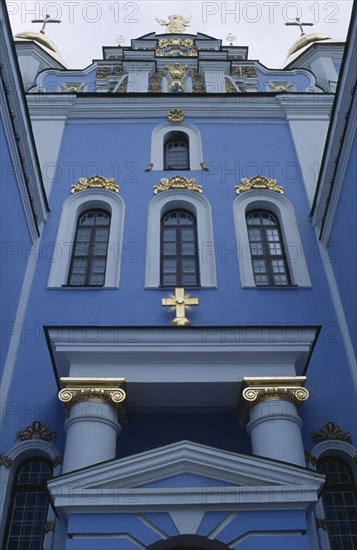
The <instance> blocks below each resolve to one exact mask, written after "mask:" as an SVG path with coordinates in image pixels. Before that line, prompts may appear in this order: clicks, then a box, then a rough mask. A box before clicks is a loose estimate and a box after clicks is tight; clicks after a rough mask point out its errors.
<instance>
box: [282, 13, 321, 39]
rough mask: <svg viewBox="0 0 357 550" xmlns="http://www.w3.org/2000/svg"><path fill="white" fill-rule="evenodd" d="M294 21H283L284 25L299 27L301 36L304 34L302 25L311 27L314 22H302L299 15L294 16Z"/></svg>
mask: <svg viewBox="0 0 357 550" xmlns="http://www.w3.org/2000/svg"><path fill="white" fill-rule="evenodd" d="M295 21H296V23H293V22H292V21H288V22H287V23H285V25H287V26H292V27H300V31H301V36H304V35H305V33H304V29H303V25H305V27H306V26H308V27H313V25H314V23H302V21H301V19H300V17H296V19H295Z"/></svg>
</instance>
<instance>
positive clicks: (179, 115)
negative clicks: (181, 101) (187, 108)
mask: <svg viewBox="0 0 357 550" xmlns="http://www.w3.org/2000/svg"><path fill="white" fill-rule="evenodd" d="M167 118H168V119H169V121H170V122H182V121H183V120H184V119H185V113H184V112H183V111H181V110H180V109H171V111H169V114H168V115H167Z"/></svg>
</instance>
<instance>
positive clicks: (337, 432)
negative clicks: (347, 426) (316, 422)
mask: <svg viewBox="0 0 357 550" xmlns="http://www.w3.org/2000/svg"><path fill="white" fill-rule="evenodd" d="M311 437H312V441H313V443H321V441H346V442H347V443H352V436H351V434H350V433H348V432H343V431H342V430H341V428H340V426H337V424H334V422H326V424H325V425H324V426H321V428H320V429H319V431H318V432H314V433H313V434H312V436H311Z"/></svg>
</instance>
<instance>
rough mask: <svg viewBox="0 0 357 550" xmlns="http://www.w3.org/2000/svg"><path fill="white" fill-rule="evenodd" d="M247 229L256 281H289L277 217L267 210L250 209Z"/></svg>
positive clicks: (266, 283) (277, 283) (263, 283)
mask: <svg viewBox="0 0 357 550" xmlns="http://www.w3.org/2000/svg"><path fill="white" fill-rule="evenodd" d="M247 230H248V238H249V246H250V254H251V258H252V265H253V273H254V279H255V284H256V285H257V286H287V285H290V284H291V279H290V274H289V269H288V264H287V261H286V255H285V250H284V243H283V239H282V235H281V230H280V224H279V220H278V218H277V217H276V216H275V215H274V214H272V213H271V212H269V211H267V210H253V211H251V212H249V213H248V215H247Z"/></svg>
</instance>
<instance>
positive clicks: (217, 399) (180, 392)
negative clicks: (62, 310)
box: [46, 308, 317, 412]
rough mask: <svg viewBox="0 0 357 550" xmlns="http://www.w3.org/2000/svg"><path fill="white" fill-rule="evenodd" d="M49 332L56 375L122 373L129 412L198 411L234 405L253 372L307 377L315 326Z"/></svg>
mask: <svg viewBox="0 0 357 550" xmlns="http://www.w3.org/2000/svg"><path fill="white" fill-rule="evenodd" d="M162 310H163V316H164V317H163V318H164V319H165V318H166V316H167V312H166V311H164V308H162ZM46 331H47V333H48V336H49V338H48V341H49V345H50V353H51V355H52V357H53V359H54V368H55V369H56V372H57V376H58V378H60V377H65V376H71V377H97V376H98V375H99V373H100V376H101V377H109V378H117V377H123V378H125V381H126V388H127V395H128V402H129V407H130V408H131V410H135V411H138V412H143V409H144V408H145V407H146V408H151V409H152V410H154V411H160V412H162V411H165V410H168V409H170V410H171V412H172V411H173V410H174V409H175V410H177V411H182V409H185V410H189V409H191V410H194V411H196V412H197V411H199V410H200V409H201V411H205V410H206V409H207V406H208V407H212V408H216V407H218V408H220V409H221V410H222V409H223V408H229V407H236V406H237V399H238V397H239V395H240V391H241V383H242V380H243V378H244V377H245V376H247V372H249V373H250V376H258V377H262V376H273V377H276V376H301V375H302V373H303V371H304V369H305V367H306V363H307V361H308V357H309V355H310V353H311V349H312V346H313V343H314V341H315V338H316V332H317V329H316V328H313V327H283V326H279V327H270V328H269V327H256V328H254V327H241V326H239V327H221V326H219V327H217V326H214V327H212V326H203V327H192V326H191V327H188V328H187V329H186V328H185V327H178V328H177V327H171V326H166V327H152V328H145V327H139V326H135V327H112V328H110V327H87V328H86V327H63V326H61V327H57V328H56V327H49V328H48V329H46ZM217 365H218V366H219V368H217ZM178 367H179V368H178ZM148 388H149V389H148ZM198 388H199V391H198Z"/></svg>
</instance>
